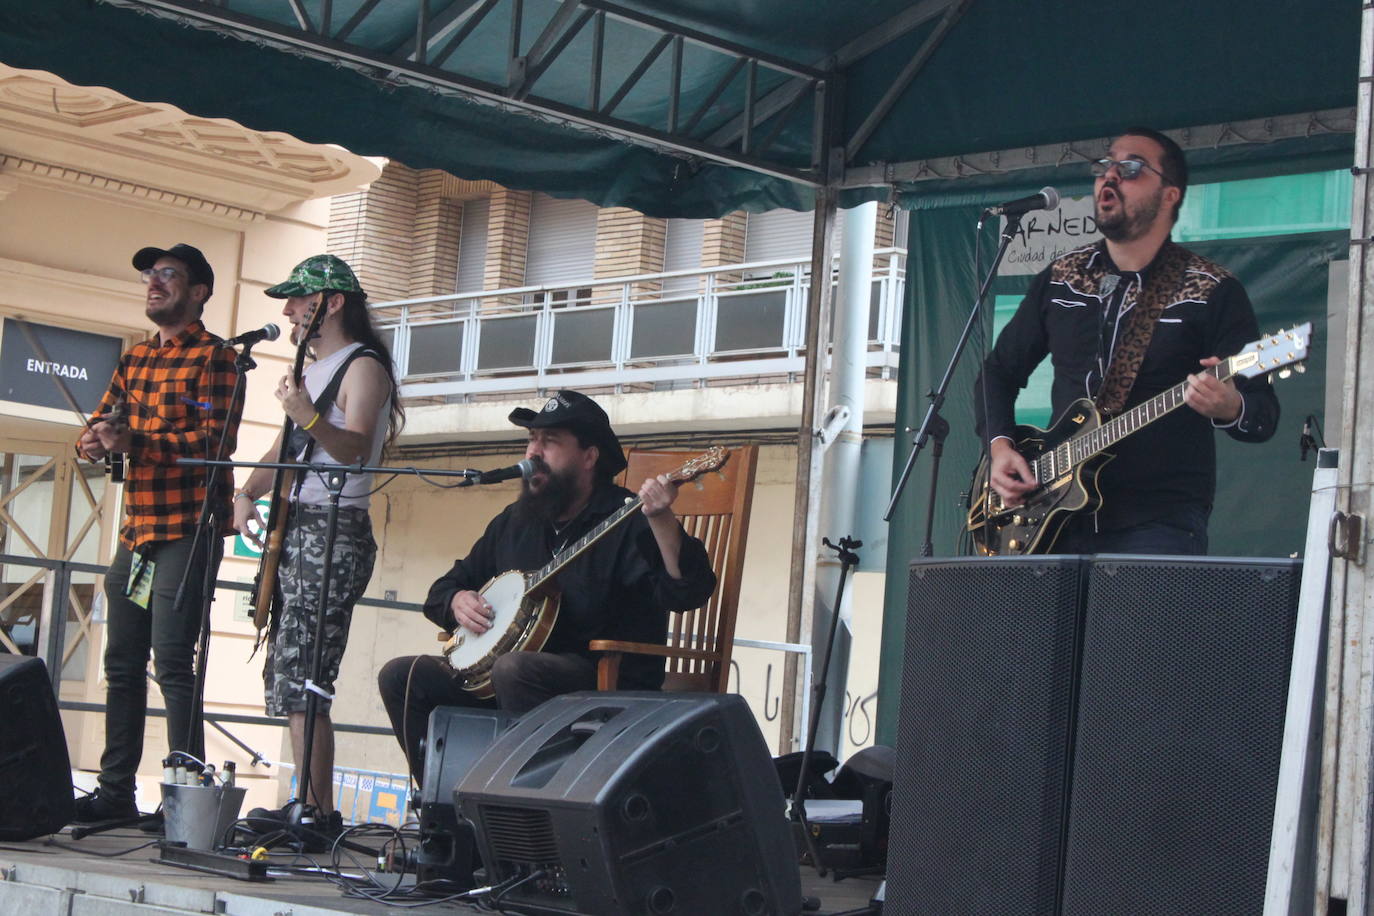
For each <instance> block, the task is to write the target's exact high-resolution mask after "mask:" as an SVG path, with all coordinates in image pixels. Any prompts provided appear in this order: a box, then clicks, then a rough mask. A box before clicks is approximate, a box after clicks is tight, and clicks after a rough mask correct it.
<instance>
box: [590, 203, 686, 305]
mask: <svg viewBox="0 0 1374 916" xmlns="http://www.w3.org/2000/svg"><path fill="white" fill-rule="evenodd" d="M667 231H668V221H667V220H665V219H658V218H656V217H652V216H645V215H644V214H643V213H640V212H639V211H637V210H631V209H629V208H628V207H605V208H603V209H600V210H598V211H597V214H596V263H595V264H594V265H593V267H594V271H595V273H594V276H595V277H597V279H601V278H603V277H627V276H633V275H634V274H652V273H658V272H659V271H661V270H662V269H663V251H664V245H665V243H666V241H667V234H668V232H667ZM662 288H663V283H662V282H661V281H653V282H648V283H636V284H634V285H633V287H632V294H633V295H644V294H645V293H653V292H658V291H659V290H660V289H662ZM619 293H620V289H619V287H603V288H598V289H597V291H596V298H597V299H598V300H600V299H602V297H603V296H604V295H607V294H609V295H611V296H619Z"/></svg>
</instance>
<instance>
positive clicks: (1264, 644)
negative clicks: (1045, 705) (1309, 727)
mask: <svg viewBox="0 0 1374 916" xmlns="http://www.w3.org/2000/svg"><path fill="white" fill-rule="evenodd" d="M1301 578H1302V577H1301V563H1300V561H1297V560H1249V559H1243V560H1234V559H1232V560H1223V559H1216V558H1212V559H1206V558H1198V559H1189V558H1178V557H1160V558H1151V557H1098V558H1097V561H1096V563H1095V565H1094V568H1093V574H1092V582H1091V586H1090V587H1089V590H1088V610H1087V619H1086V624H1085V630H1084V640H1083V666H1082V673H1081V687H1080V696H1079V711H1078V730H1077V737H1076V741H1075V749H1074V763H1073V793H1072V799H1071V802H1070V808H1069V830H1068V839H1067V844H1066V847H1065V870H1064V893H1063V912H1064V913H1065V914H1071V916H1074V914H1100V913H1132V914H1151V913H1160V914H1164V913H1207V914H1209V916H1222V914H1227V913H1258V912H1260V911H1261V910H1263V909H1264V889H1265V880H1266V874H1267V869H1268V857H1269V840H1270V831H1271V829H1272V821H1273V816H1274V794H1275V791H1276V787H1277V784H1278V767H1279V756H1280V751H1281V747H1282V743H1283V724H1284V711H1285V704H1286V699H1287V693H1288V673H1289V663H1290V660H1291V658H1292V647H1293V629H1294V624H1295V620H1296V611H1297V598H1298V588H1299V585H1300V581H1301Z"/></svg>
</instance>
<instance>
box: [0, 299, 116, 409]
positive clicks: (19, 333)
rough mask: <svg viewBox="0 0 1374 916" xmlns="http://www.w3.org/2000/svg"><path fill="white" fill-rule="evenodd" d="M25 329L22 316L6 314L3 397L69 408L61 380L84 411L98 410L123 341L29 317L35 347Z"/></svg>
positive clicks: (0, 340)
mask: <svg viewBox="0 0 1374 916" xmlns="http://www.w3.org/2000/svg"><path fill="white" fill-rule="evenodd" d="M24 330H25V329H24V328H21V327H20V326H19V322H18V321H15V320H14V319H13V318H6V319H5V323H4V329H3V331H0V400H4V401H13V402H15V403H18V404H29V405H32V406H34V407H51V408H56V409H57V410H61V411H62V412H63V413H66V414H70V413H71V408H70V405H69V404H68V403H67V399H66V398H65V397H63V396H62V389H61V387H60V386H59V384H58V381H59V380H60V382H61V384H62V385H65V386H66V387H67V390H68V391H69V392H71V395H72V399H73V400H75V401H76V403H77V405H78V406H79V407H80V408H81V411H82V412H83V413H85V414H86V415H87V416H89V415H90V414H92V413H94V412H95V408H96V406H97V405H98V404H99V403H100V398H101V396H102V395H103V394H104V393H105V389H106V388H108V387H109V385H110V376H112V375H113V374H114V370H115V366H116V365H117V364H118V363H119V355H120V353H122V352H123V351H124V341H123V340H121V339H120V338H118V337H110V336H108V335H106V334H91V333H89V332H86V331H73V330H72V329H70V328H57V327H53V326H52V325H47V324H33V323H32V322H29V323H28V332H29V335H32V337H33V340H34V341H35V342H36V343H37V347H35V346H33V345H32V344H31V343H30V342H29V337H28V336H27V335H25V333H24ZM72 419H73V420H75V418H74V417H73V418H72Z"/></svg>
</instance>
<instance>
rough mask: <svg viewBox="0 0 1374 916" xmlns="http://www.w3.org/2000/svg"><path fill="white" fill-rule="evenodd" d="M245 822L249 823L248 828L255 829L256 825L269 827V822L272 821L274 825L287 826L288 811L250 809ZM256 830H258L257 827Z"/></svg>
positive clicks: (281, 809)
mask: <svg viewBox="0 0 1374 916" xmlns="http://www.w3.org/2000/svg"><path fill="white" fill-rule="evenodd" d="M244 820H246V821H248V826H250V827H254V825H255V824H260V825H262V826H268V824H267V822H268V821H270V822H271V823H273V824H285V823H286V820H287V817H286V809H285V808H250V809H248V814H246V815H245V816H244ZM254 829H257V828H256V827H255V828H254Z"/></svg>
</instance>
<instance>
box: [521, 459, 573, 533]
mask: <svg viewBox="0 0 1374 916" xmlns="http://www.w3.org/2000/svg"><path fill="white" fill-rule="evenodd" d="M530 460H531V461H533V462H534V469H535V472H536V473H543V475H544V482H543V483H541V484H540V485H539V489H537V490H536V489H534V488H533V487H531V486H530V481H529V478H528V477H527V478H525V479H524V480H523V481H521V483H520V498H519V499H518V500H516V503H515V504H516V507H517V511H518V512H519V513H520V515H521V517H522V518H524V519H525V520H526V521H533V522H538V523H541V524H543V523H550V522H556V521H558V520H560V519H561V518H562V517H563V516H564V515H565V514H567V511H568V509H569V508H570V507H571V506H572V504H573V499H574V498H575V497H576V495H577V487H576V477H575V476H574V474H573V473H572V471H571V470H563V471H555V470H553V469H552V468H550V467H549V466H548V465H547V464H545V463H544V462H543V460H542V459H539V458H531V459H530Z"/></svg>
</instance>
